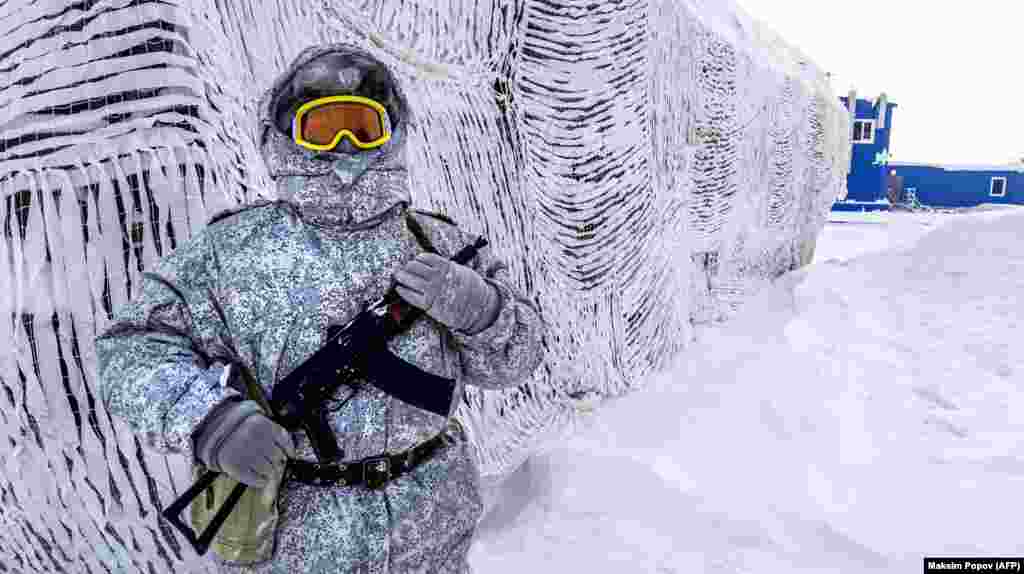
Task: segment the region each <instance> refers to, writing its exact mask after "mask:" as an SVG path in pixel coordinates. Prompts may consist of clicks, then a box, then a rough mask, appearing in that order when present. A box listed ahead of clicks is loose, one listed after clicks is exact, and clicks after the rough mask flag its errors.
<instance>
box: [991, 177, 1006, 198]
mask: <svg viewBox="0 0 1024 574" xmlns="http://www.w3.org/2000/svg"><path fill="white" fill-rule="evenodd" d="M988 194H989V195H990V196H991V197H1006V178H1005V177H993V178H992V183H991V184H990V185H989V188H988Z"/></svg>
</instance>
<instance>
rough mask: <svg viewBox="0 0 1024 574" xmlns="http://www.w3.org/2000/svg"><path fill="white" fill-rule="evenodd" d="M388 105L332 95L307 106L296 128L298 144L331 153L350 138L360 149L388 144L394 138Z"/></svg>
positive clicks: (296, 118)
mask: <svg viewBox="0 0 1024 574" xmlns="http://www.w3.org/2000/svg"><path fill="white" fill-rule="evenodd" d="M385 113H386V112H385V110H384V106H382V105H380V104H379V103H378V102H375V101H373V100H370V99H369V98H361V97H358V96H330V97H326V98H319V99H317V100H313V101H311V102H307V103H306V104H303V105H302V106H301V107H300V108H299V109H298V111H297V112H296V113H295V121H294V123H293V126H292V131H293V136H294V138H295V143H297V144H299V145H301V146H302V147H305V148H308V149H313V150H319V151H323V150H330V149H333V148H334V147H336V146H337V145H338V143H339V142H340V141H341V138H343V137H347V138H348V139H349V141H351V142H352V144H353V145H355V146H356V147H358V148H360V149H372V148H376V147H380V146H382V145H384V143H386V142H387V141H388V139H390V137H391V134H389V133H388V130H387V127H386V125H385V123H384V114H385Z"/></svg>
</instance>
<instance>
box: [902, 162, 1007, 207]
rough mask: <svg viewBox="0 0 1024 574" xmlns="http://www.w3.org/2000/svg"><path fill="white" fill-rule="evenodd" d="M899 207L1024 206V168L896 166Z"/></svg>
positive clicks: (914, 164)
mask: <svg viewBox="0 0 1024 574" xmlns="http://www.w3.org/2000/svg"><path fill="white" fill-rule="evenodd" d="M889 174H890V178H891V179H892V180H893V182H894V187H895V188H896V189H897V190H899V194H898V195H897V196H896V198H895V200H896V203H901V204H909V205H917V204H920V205H924V206H928V207H973V206H975V205H981V204H983V203H1016V204H1019V205H1024V164H1021V165H1019V166H1017V167H1013V166H1006V165H1003V166H998V165H995V166H986V165H965V166H955V165H930V164H920V163H904V162H899V163H897V162H893V163H890V164H889Z"/></svg>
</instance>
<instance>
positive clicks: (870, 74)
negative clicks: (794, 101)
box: [734, 0, 1024, 164]
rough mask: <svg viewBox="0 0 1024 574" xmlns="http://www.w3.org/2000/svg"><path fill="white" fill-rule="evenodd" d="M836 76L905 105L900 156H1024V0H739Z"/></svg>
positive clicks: (861, 91) (984, 159)
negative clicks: (852, 0)
mask: <svg viewBox="0 0 1024 574" xmlns="http://www.w3.org/2000/svg"><path fill="white" fill-rule="evenodd" d="M734 1H735V2H736V3H737V4H739V5H740V6H741V7H742V8H743V9H744V10H746V11H747V13H749V14H750V15H751V16H754V17H755V18H757V19H759V20H761V21H763V22H765V23H767V24H768V26H769V27H771V28H772V29H774V30H775V31H777V32H778V33H779V34H780V35H781V36H782V37H783V38H785V39H786V40H787V41H788V42H790V43H791V44H793V45H795V46H797V47H798V48H799V49H800V50H801V51H803V52H804V53H806V54H807V55H808V56H809V57H810V58H811V59H812V60H813V61H814V62H815V63H817V64H818V65H819V66H820V67H822V68H823V69H824V70H825V71H826V72H831V73H832V87H833V90H835V92H836V95H846V93H847V91H848V90H849V89H850V88H851V87H854V88H856V89H857V96H858V97H866V98H868V99H871V98H874V97H877V96H878V94H879V93H880V92H882V91H884V92H886V93H887V94H888V95H889V100H890V101H893V102H895V103H896V104H898V105H899V108H898V109H897V110H896V113H895V115H894V116H893V120H894V131H893V140H892V148H891V150H890V151H891V153H892V154H893V156H894V159H895V160H896V161H924V162H936V163H997V164H1003V163H1007V162H1009V161H1012V160H1016V159H1021V158H1024V99H1022V96H1024V49H1022V48H1024V0H970V1H963V0H956V1H954V0H858V1H855V2H837V1H835V0H734Z"/></svg>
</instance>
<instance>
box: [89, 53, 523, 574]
mask: <svg viewBox="0 0 1024 574" xmlns="http://www.w3.org/2000/svg"><path fill="white" fill-rule="evenodd" d="M409 126H410V109H409V105H408V102H407V101H406V99H405V97H404V94H403V91H402V90H401V88H400V86H399V84H398V82H397V78H396V76H395V75H394V74H393V73H392V71H391V70H389V69H388V67H387V66H386V65H385V64H383V63H382V62H380V61H379V60H377V59H375V58H374V57H372V56H371V55H370V54H369V53H367V52H366V51H364V50H362V49H360V48H358V47H355V46H351V45H330V46H323V47H314V48H310V49H307V50H305V51H304V52H302V53H301V54H300V55H299V56H298V58H297V59H296V60H295V62H294V63H293V64H292V65H291V66H290V67H289V69H288V70H287V71H286V72H285V73H284V74H283V75H282V76H281V77H280V78H279V79H278V80H277V81H276V82H275V83H274V85H273V87H272V88H271V89H270V90H269V92H268V93H267V94H266V95H265V96H264V98H263V100H262V102H261V117H260V130H259V133H260V149H261V152H262V154H263V157H264V160H265V161H266V162H267V165H268V168H269V174H270V177H271V179H272V180H273V181H274V182H275V185H276V187H277V194H278V201H274V202H268V203H264V204H259V205H256V206H249V207H245V208H242V209H238V210H234V211H231V212H228V213H226V214H223V215H222V216H220V217H217V218H214V220H213V221H212V222H211V223H210V224H209V225H208V226H207V227H206V228H205V229H204V230H202V232H200V233H199V234H197V235H196V236H194V237H193V238H192V239H191V240H190V241H188V242H186V243H184V244H182V245H181V246H179V247H178V249H176V250H175V251H174V252H173V253H172V254H170V255H168V256H167V257H165V258H164V259H162V260H161V261H160V263H159V264H158V265H157V266H156V267H155V269H154V271H153V272H151V273H146V274H145V275H144V282H143V285H142V290H141V292H140V293H139V294H138V296H137V297H135V298H134V299H133V300H132V301H131V302H130V303H128V304H126V305H124V306H123V307H122V308H120V309H119V310H118V311H117V316H116V322H115V324H114V326H113V327H112V328H111V329H109V330H108V331H107V332H106V333H104V334H103V335H101V336H100V338H99V339H98V340H97V349H98V354H99V369H100V370H99V379H100V385H101V388H102V397H103V400H104V402H105V404H106V406H107V408H108V409H109V410H110V412H112V413H114V414H115V415H117V416H119V417H121V418H122V419H124V420H125V421H126V422H127V423H128V425H129V426H130V428H131V429H132V431H133V432H135V433H137V434H138V435H139V436H140V437H141V438H142V439H143V440H144V442H145V443H146V444H147V445H149V446H150V447H152V448H155V449H157V450H159V451H160V452H164V453H181V454H183V455H186V456H191V457H192V461H193V463H194V464H196V465H201V467H205V468H208V469H213V470H216V471H219V472H222V473H224V474H226V475H228V476H229V477H231V478H233V479H235V480H237V481H240V482H242V483H245V484H247V485H250V486H252V487H256V488H265V489H272V490H273V493H276V504H275V505H274V507H273V508H272V509H271V513H272V516H271V517H270V519H268V520H265V521H263V522H261V523H260V524H256V525H250V526H254V528H252V529H250V530H251V531H252V532H255V533H256V535H257V536H258V537H262V538H261V540H263V542H262V543H260V542H259V540H257V541H255V542H254V541H253V540H248V541H247V540H245V536H241V538H237V537H236V539H234V540H230V539H229V538H230V534H231V533H230V532H227V533H226V536H228V538H222V539H221V540H220V541H221V544H220V545H219V546H218V545H217V544H215V545H214V550H215V552H217V553H218V554H219V556H217V557H216V561H217V564H218V565H219V567H220V568H221V570H222V571H224V572H252V573H257V572H258V573H281V574H284V573H288V574H292V573H303V572H305V573H315V572H325V573H326V572H331V573H335V572H360V573H363V572H367V573H369V572H380V573H385V572H392V573H398V572H401V573H405V572H413V571H415V572H468V571H469V566H468V564H467V561H466V555H467V551H468V549H469V545H470V542H471V539H472V535H473V532H474V528H475V526H476V523H477V520H478V519H479V517H480V514H481V512H482V502H481V496H480V484H479V481H480V476H479V470H478V469H477V468H476V466H475V463H474V459H473V457H472V456H471V454H470V450H469V445H468V442H467V438H466V435H465V433H464V431H463V430H462V429H461V427H460V426H459V425H458V423H457V422H456V421H455V419H454V418H452V416H451V415H452V414H453V413H454V411H455V409H456V407H457V406H458V404H459V401H460V399H461V397H462V394H463V393H462V385H463V384H470V385H475V386H478V387H481V388H485V389H501V388H507V387H510V386H514V385H517V384H519V383H521V382H523V381H524V380H525V379H526V378H527V377H529V376H530V374H531V373H532V372H533V370H534V369H535V368H536V367H537V365H538V364H539V362H540V359H541V354H542V350H541V321H540V317H539V314H538V312H537V309H536V308H535V307H534V306H533V304H532V303H531V302H530V301H529V300H527V299H526V298H525V297H524V296H523V295H522V294H521V293H517V292H516V290H515V289H513V287H512V286H511V284H510V282H509V281H508V274H507V270H506V268H505V266H504V265H503V264H501V263H500V262H498V261H496V260H495V259H494V258H493V256H492V254H491V253H490V252H489V250H488V248H486V247H484V248H482V249H481V250H480V251H479V252H478V253H477V254H476V256H475V257H474V258H473V259H472V260H471V261H469V262H468V264H467V265H460V264H458V263H454V262H452V261H451V260H450V258H451V257H452V256H453V255H454V254H455V253H456V252H458V251H459V250H460V249H462V248H463V247H465V246H466V245H467V244H471V243H473V239H474V237H472V236H470V235H469V234H467V233H464V232H462V231H460V230H459V228H458V227H457V226H455V225H454V224H453V223H452V222H450V221H449V220H447V219H445V218H442V217H438V216H433V215H430V214H425V213H423V212H418V211H415V210H412V209H410V208H409V197H410V196H409V193H408V173H407V166H406V154H405V142H406V141H407V139H408V131H409ZM431 250H432V251H434V252H433V253H431V252H429V251H431ZM392 287H394V289H395V290H396V291H397V293H398V295H400V296H401V297H402V299H404V301H406V302H407V303H408V304H409V305H411V306H412V307H416V308H418V309H421V310H422V311H423V312H424V316H422V317H420V318H419V319H417V320H416V321H415V322H413V323H412V325H411V327H409V328H408V329H407V330H405V331H403V332H401V333H400V334H398V335H397V336H395V337H393V338H391V339H390V340H389V341H388V343H387V351H389V352H390V354H391V355H393V356H394V357H397V358H398V359H401V360H402V361H404V362H405V363H408V364H411V365H412V366H414V367H415V368H416V372H418V373H423V374H424V377H427V378H429V377H435V378H436V377H443V378H445V379H448V380H453V382H454V388H455V392H454V393H453V394H452V397H453V399H452V400H451V403H450V406H449V407H448V408H447V409H446V412H444V413H434V412H430V411H428V410H424V409H421V408H418V407H416V406H413V405H411V404H409V403H407V402H405V401H403V400H401V399H399V398H396V396H393V395H391V394H388V393H385V392H384V391H382V390H380V389H379V388H377V387H376V386H374V385H368V384H354V385H345V386H341V387H340V388H339V389H338V390H337V392H336V393H335V394H334V396H333V397H331V399H332V400H331V401H330V405H329V408H325V411H324V412H325V413H326V416H327V423H328V424H329V426H330V429H331V431H333V433H334V437H335V438H336V440H337V444H338V446H339V447H340V451H341V454H340V457H339V459H338V460H336V461H318V460H317V457H316V455H315V452H314V449H313V448H312V446H311V443H310V440H309V439H310V437H309V436H307V433H305V432H302V431H292V432H289V431H287V430H285V429H284V428H283V427H281V426H279V425H278V424H277V423H276V422H274V421H273V420H271V419H272V416H271V415H270V413H267V412H265V409H263V408H261V406H260V403H258V402H256V401H254V400H250V399H249V398H247V396H248V395H243V394H242V392H244V389H245V386H244V385H243V384H241V383H239V378H238V377H239V373H240V372H244V373H247V374H249V376H250V380H251V381H255V382H256V383H257V384H258V387H259V388H260V389H262V391H263V392H265V393H266V394H267V395H268V396H273V393H274V389H275V384H276V383H278V382H280V381H281V380H282V378H284V377H285V376H287V375H288V373H289V372H290V371H292V370H294V369H295V368H296V367H298V366H299V365H300V364H302V363H303V362H304V361H306V360H307V359H308V358H309V357H310V356H312V355H313V354H314V353H315V352H316V351H317V350H318V349H319V348H320V347H321V346H322V345H323V343H324V341H325V339H326V337H327V333H328V332H329V328H330V327H332V326H336V325H343V324H345V323H346V322H347V321H348V320H349V319H351V318H352V317H353V316H355V315H356V314H357V313H358V312H359V311H360V310H361V309H363V304H364V303H365V302H367V301H371V300H375V299H377V298H379V297H381V296H382V295H383V294H385V293H386V292H388V291H389V289H391V288H392ZM373 368H374V366H373V364H370V365H369V367H368V369H370V370H372V369H373ZM424 380H426V379H424ZM392 382H394V381H392ZM400 382H401V383H402V384H405V385H408V386H409V388H410V389H411V390H413V391H415V392H421V393H429V392H432V391H431V390H430V388H429V386H428V385H425V384H424V383H422V381H421V380H420V379H419V378H418V377H412V378H410V380H407V381H406V380H403V381H400ZM240 391H242V392H240ZM315 462H320V463H323V464H314V463H315ZM286 469H287V471H286ZM282 476H283V481H284V482H283V483H280V481H281V480H282ZM278 488H279V490H278ZM250 490H251V491H252V490H255V488H253V489H250ZM257 492H258V491H257ZM273 493H272V494H273ZM193 506H195V503H194V504H193ZM250 510H252V509H250ZM235 515H239V516H241V515H245V513H244V512H241V513H240V512H239V511H237V510H236V512H235V513H233V516H235ZM247 516H248V515H247ZM251 516H256V514H251ZM226 528H228V527H226ZM228 529H229V530H230V528H228ZM236 534H237V533H236Z"/></svg>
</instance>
